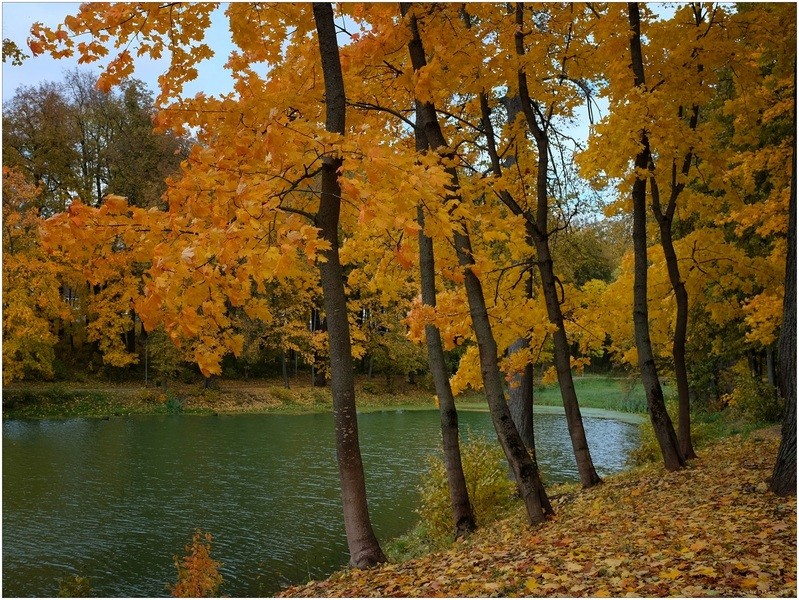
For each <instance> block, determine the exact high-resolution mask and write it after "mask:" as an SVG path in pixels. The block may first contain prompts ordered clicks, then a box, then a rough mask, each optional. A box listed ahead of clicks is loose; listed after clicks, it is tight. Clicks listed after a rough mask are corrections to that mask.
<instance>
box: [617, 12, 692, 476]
mask: <svg viewBox="0 0 799 600" xmlns="http://www.w3.org/2000/svg"><path fill="white" fill-rule="evenodd" d="M627 7H628V16H629V22H630V28H631V30H632V36H631V37H630V55H631V58H632V69H633V74H634V76H635V86H636V87H643V86H645V85H646V79H645V77H644V62H643V54H642V51H641V22H640V16H639V11H638V3H637V2H630V3H628V5H627ZM641 144H642V146H643V148H642V150H641V151H640V152H639V153H638V154H637V155H636V157H635V169H636V171H637V172H638V173H642V172H644V171H645V170H646V169H648V168H649V162H650V158H651V152H650V149H649V138H648V137H647V135H646V131H645V130H642V131H641ZM632 199H633V249H634V254H635V266H634V281H633V323H634V326H635V345H636V348H637V349H638V367H639V369H640V371H641V381H642V382H643V385H644V390H645V392H646V402H647V407H648V409H649V418H650V420H651V421H652V427H653V428H654V430H655V437H656V438H657V440H658V444H659V446H660V451H661V454H662V455H663V462H664V464H665V466H666V469H667V470H669V471H674V470H677V469H680V468H682V467H684V466H685V459H684V458H683V455H682V453H681V452H680V446H679V441H678V440H677V434H676V432H675V431H674V425H673V424H672V422H671V417H669V413H668V411H667V410H666V403H665V401H664V399H663V388H661V386H660V380H659V379H658V372H657V366H656V365H655V356H654V354H653V352H652V342H651V339H650V336H649V307H648V304H647V270H648V262H647V253H646V241H647V237H646V179H644V178H641V177H640V176H638V177H637V178H636V180H635V182H634V183H633V190H632Z"/></svg>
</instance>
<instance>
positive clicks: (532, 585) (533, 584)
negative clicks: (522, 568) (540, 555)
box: [524, 577, 538, 592]
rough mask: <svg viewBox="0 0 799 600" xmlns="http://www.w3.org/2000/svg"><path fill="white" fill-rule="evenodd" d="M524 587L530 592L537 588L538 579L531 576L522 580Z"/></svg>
mask: <svg viewBox="0 0 799 600" xmlns="http://www.w3.org/2000/svg"><path fill="white" fill-rule="evenodd" d="M524 587H525V588H527V591H528V592H532V591H534V590H536V589H537V588H538V580H537V579H535V578H533V577H531V578H530V579H528V580H527V581H525V582H524Z"/></svg>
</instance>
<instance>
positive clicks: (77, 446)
mask: <svg viewBox="0 0 799 600" xmlns="http://www.w3.org/2000/svg"><path fill="white" fill-rule="evenodd" d="M460 418H461V422H462V424H463V425H468V426H470V427H471V428H472V429H473V430H474V431H475V432H478V433H480V432H483V433H486V434H488V435H493V427H492V425H491V421H490V417H489V415H488V414H486V413H479V412H464V413H462V414H461V415H460ZM359 423H360V429H361V446H362V452H363V457H364V464H365V469H366V477H367V487H368V493H369V507H370V512H371V515H372V520H373V523H374V526H375V530H376V533H377V535H378V538H379V539H381V540H386V539H389V538H392V537H396V536H398V535H401V534H402V533H405V532H406V531H407V530H408V529H410V528H411V527H412V526H413V523H414V520H415V514H414V512H413V509H414V506H415V503H416V501H417V491H416V485H417V483H418V479H419V473H420V471H421V469H423V467H424V461H425V456H427V455H428V454H430V453H432V452H435V451H436V449H437V446H438V444H439V438H440V430H439V422H438V413H437V412H435V411H405V412H403V411H387V412H375V413H366V414H362V415H360V416H359ZM585 428H586V431H587V435H588V439H589V444H591V452H592V455H593V457H594V461H595V463H596V465H597V468H598V470H599V472H600V473H601V474H607V473H610V472H614V471H618V470H620V469H621V468H623V466H624V461H625V459H626V456H627V454H628V453H629V451H630V449H632V448H633V447H635V445H636V444H637V441H638V430H637V428H636V426H634V425H631V424H628V423H623V422H619V421H614V420H609V419H592V418H587V419H586V420H585ZM536 441H537V443H538V445H539V448H538V452H539V457H540V461H541V463H542V466H543V468H544V471H545V476H546V478H547V480H548V481H549V482H553V481H562V480H576V479H577V473H576V469H575V466H574V460H573V457H572V454H571V446H570V442H569V437H568V433H567V431H566V424H565V420H564V418H563V416H562V415H551V414H541V415H537V416H536ZM340 502H341V500H340V496H339V491H338V474H337V470H336V465H335V450H334V441H333V424H332V417H331V416H330V415H326V414H317V415H298V416H291V415H240V416H219V417H197V416H182V415H176V416H168V417H167V416H165V417H153V416H149V417H129V418H118V419H111V420H95V419H70V420H60V421H55V420H50V421H46V420H45V421H18V420H17V421H13V420H12V421H4V422H3V529H2V534H3V548H2V550H3V579H2V580H3V590H2V592H3V595H4V596H6V597H8V596H54V595H55V594H56V593H57V592H58V582H59V580H60V579H62V578H63V577H65V576H66V575H68V574H71V573H78V572H80V573H82V574H84V575H85V576H87V577H89V578H90V579H91V583H92V587H93V594H94V595H95V596H111V597H130V596H133V597H141V596H166V595H168V592H167V590H166V588H165V584H166V583H167V582H173V581H174V580H175V568H174V566H173V564H172V557H173V555H175V554H178V555H182V554H183V546H184V545H185V544H186V543H188V542H189V541H190V539H191V535H192V532H193V531H194V530H195V529H196V528H201V529H203V530H205V531H210V532H211V533H212V534H213V536H214V541H213V553H212V555H213V557H214V558H216V559H217V560H219V561H221V562H222V563H223V567H222V574H223V576H224V579H225V583H224V585H223V587H222V593H223V594H225V595H228V596H234V597H242V596H265V595H271V594H274V593H275V591H277V590H279V589H280V587H281V586H285V585H287V584H289V583H297V582H302V581H305V580H308V579H309V578H314V579H318V578H322V577H325V576H326V575H328V574H329V573H331V572H332V571H333V570H335V569H337V568H340V567H341V566H343V565H345V564H346V562H347V560H348V556H347V546H346V540H345V538H344V529H343V522H342V516H341V506H340Z"/></svg>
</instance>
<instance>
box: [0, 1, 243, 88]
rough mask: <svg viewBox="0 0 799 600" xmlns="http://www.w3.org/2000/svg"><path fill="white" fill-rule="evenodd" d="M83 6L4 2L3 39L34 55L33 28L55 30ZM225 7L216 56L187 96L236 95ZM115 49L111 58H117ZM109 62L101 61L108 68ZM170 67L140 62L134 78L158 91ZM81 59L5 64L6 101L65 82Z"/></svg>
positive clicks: (215, 31) (213, 41)
mask: <svg viewBox="0 0 799 600" xmlns="http://www.w3.org/2000/svg"><path fill="white" fill-rule="evenodd" d="M79 6H80V4H79V3H77V2H3V12H2V15H3V18H2V29H3V38H4V39H5V38H9V39H11V40H13V41H14V42H16V43H17V45H18V46H19V47H20V48H21V49H22V50H23V51H24V52H25V53H26V54H28V55H30V54H31V52H30V50H29V49H28V47H27V43H26V40H27V38H28V32H29V31H30V28H31V25H33V23H35V22H36V21H41V22H42V23H44V24H45V25H48V26H52V27H55V26H56V25H58V24H59V23H63V21H64V17H66V16H67V15H69V14H75V13H77V11H78V7H79ZM223 11H224V5H222V7H220V8H219V9H217V13H218V14H219V17H221V18H216V19H214V20H213V24H212V26H211V28H210V29H209V31H208V35H207V38H206V40H207V41H208V44H209V46H211V48H212V49H213V50H214V52H215V53H216V55H215V56H214V57H213V58H212V59H209V60H208V61H205V62H204V63H202V64H201V67H200V69H199V78H198V79H197V80H195V81H194V82H192V83H191V84H189V85H187V86H186V89H185V90H184V93H185V94H186V95H188V96H193V95H194V94H196V93H197V92H205V93H206V94H208V95H212V94H214V95H215V94H220V93H226V92H230V91H232V87H233V82H232V79H231V78H230V76H229V75H228V73H227V72H226V70H225V69H224V68H223V65H224V64H225V62H227V58H228V55H229V54H230V51H231V50H232V49H233V43H232V41H231V39H230V32H229V30H228V22H227V19H226V18H224V16H223V15H222V14H221V13H222V12H223ZM113 52H114V51H113V49H111V53H110V54H109V56H113ZM106 62H107V61H101V63H102V64H105V63H106ZM167 64H168V58H166V57H163V58H161V59H160V60H158V61H152V60H150V59H145V58H139V59H137V60H136V70H135V72H134V75H133V76H134V77H136V78H137V79H141V80H142V81H144V82H145V83H146V84H147V85H148V87H149V88H150V90H152V91H153V92H155V90H156V89H157V79H158V75H160V74H161V73H162V72H163V71H164V70H165V67H166V65H167ZM78 66H79V65H78V61H77V57H74V58H62V59H60V60H54V59H52V58H50V57H49V56H44V55H42V56H37V57H31V58H29V59H27V60H26V61H25V62H24V63H23V64H22V66H19V67H15V66H13V65H11V64H10V63H4V64H3V72H2V73H3V77H2V79H3V101H5V100H8V99H9V98H11V97H12V96H13V95H14V91H15V90H16V89H17V88H18V87H19V86H22V85H25V86H36V85H38V84H39V83H42V82H45V81H55V82H58V81H61V80H63V74H64V72H65V71H69V70H71V69H74V68H75V67H78ZM80 68H81V69H85V70H89V71H96V72H98V74H99V67H98V63H92V64H89V65H80Z"/></svg>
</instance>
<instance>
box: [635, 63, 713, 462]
mask: <svg viewBox="0 0 799 600" xmlns="http://www.w3.org/2000/svg"><path fill="white" fill-rule="evenodd" d="M642 60H643V57H642ZM700 70H701V66H700ZM679 110H680V113H679V114H680V116H682V110H683V109H682V107H680V109H679ZM698 123H699V107H698V106H696V105H694V107H693V108H692V111H691V118H690V121H689V127H690V128H691V129H692V130H694V129H696V126H697V124H698ZM692 160H693V151H690V150H689V151H688V153H686V155H685V157H684V158H683V164H682V167H681V173H682V175H683V176H687V175H688V172H689V171H690V169H691V161H692ZM650 163H651V157H650ZM649 181H650V186H651V194H652V212H653V214H654V215H655V220H656V221H657V224H658V227H659V228H660V244H661V246H662V247H663V255H664V258H665V260H666V269H667V271H668V274H669V282H670V283H671V287H672V289H673V290H674V301H675V304H676V306H677V314H676V319H675V322H674V339H673V340H672V351H671V353H672V358H673V360H674V378H675V380H676V382H677V398H678V416H677V425H678V427H677V438H678V440H679V442H680V452H682V455H683V458H685V459H690V458H696V452H695V451H694V446H693V442H692V441H691V390H690V387H689V385H688V367H687V365H686V363H685V344H686V341H687V339H688V290H686V288H685V283H684V282H683V280H682V277H681V275H680V265H679V262H678V261H677V252H676V251H675V249H674V237H673V234H672V226H673V224H674V214H675V211H676V209H677V199H678V198H679V196H680V194H681V193H682V191H683V189H684V188H685V183H684V182H679V181H678V179H677V164H676V162H675V159H672V164H671V192H670V194H669V200H668V204H667V205H666V207H665V210H664V209H663V206H662V204H661V202H660V189H659V187H658V184H657V180H656V179H655V177H654V176H653V177H650V180H649Z"/></svg>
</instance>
